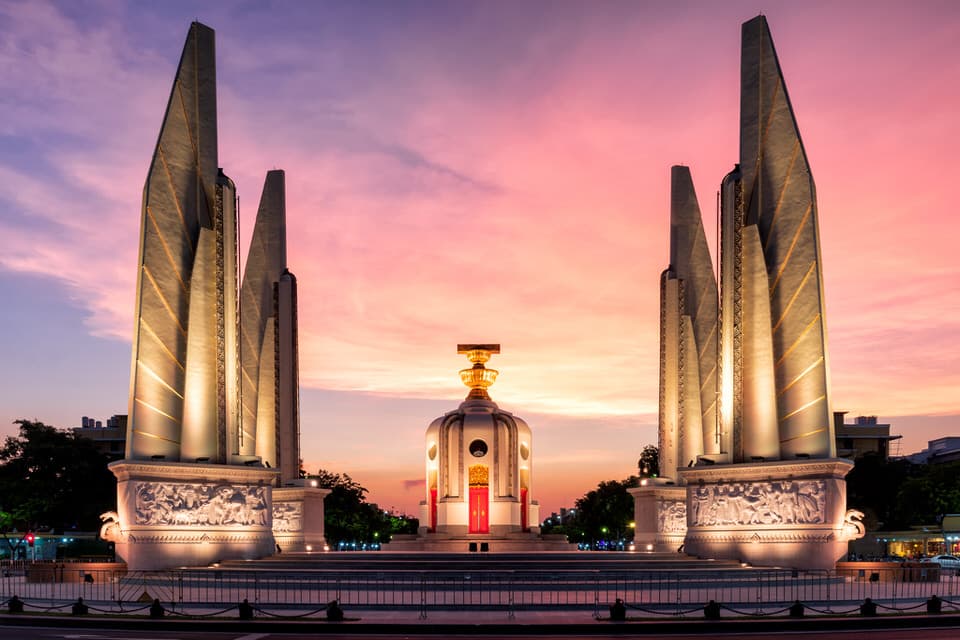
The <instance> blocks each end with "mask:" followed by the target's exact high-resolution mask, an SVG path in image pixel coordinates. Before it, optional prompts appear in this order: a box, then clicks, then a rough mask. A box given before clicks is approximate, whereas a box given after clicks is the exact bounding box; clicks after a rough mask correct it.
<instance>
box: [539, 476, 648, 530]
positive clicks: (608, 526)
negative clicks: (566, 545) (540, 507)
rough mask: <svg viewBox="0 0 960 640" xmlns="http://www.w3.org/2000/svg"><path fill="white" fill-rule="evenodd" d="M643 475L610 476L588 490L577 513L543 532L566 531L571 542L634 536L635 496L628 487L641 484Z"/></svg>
mask: <svg viewBox="0 0 960 640" xmlns="http://www.w3.org/2000/svg"><path fill="white" fill-rule="evenodd" d="M639 484H640V479H639V478H638V477H636V476H630V477H629V478H627V479H625V480H606V481H604V482H601V483H600V484H599V485H597V488H596V489H593V490H591V491H588V492H587V493H586V494H584V495H583V496H582V497H581V498H578V499H577V501H576V504H575V510H574V515H573V516H572V517H571V518H570V519H569V520H567V522H565V523H564V524H562V525H549V524H547V525H545V526H544V528H543V533H554V534H557V533H563V534H566V536H567V539H568V540H569V541H570V542H577V543H590V544H591V545H595V544H596V542H597V541H599V540H619V539H629V538H632V537H633V530H632V529H631V528H630V523H631V522H632V521H633V496H631V495H630V494H629V493H628V492H627V489H629V488H631V487H636V486H639Z"/></svg>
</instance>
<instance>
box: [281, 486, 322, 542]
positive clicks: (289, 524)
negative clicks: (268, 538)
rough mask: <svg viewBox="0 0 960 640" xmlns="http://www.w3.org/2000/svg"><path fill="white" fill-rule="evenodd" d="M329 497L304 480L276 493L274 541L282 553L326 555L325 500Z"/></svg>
mask: <svg viewBox="0 0 960 640" xmlns="http://www.w3.org/2000/svg"><path fill="white" fill-rule="evenodd" d="M306 482H309V481H306ZM329 493H330V490H329V489H320V488H317V487H311V486H308V485H307V484H305V481H303V480H301V481H299V482H298V483H297V486H292V487H291V486H287V487H282V488H279V489H274V490H273V538H274V540H276V544H277V546H278V547H280V552H284V551H323V548H324V545H326V539H325V538H324V533H323V499H324V498H325V497H327V494H329Z"/></svg>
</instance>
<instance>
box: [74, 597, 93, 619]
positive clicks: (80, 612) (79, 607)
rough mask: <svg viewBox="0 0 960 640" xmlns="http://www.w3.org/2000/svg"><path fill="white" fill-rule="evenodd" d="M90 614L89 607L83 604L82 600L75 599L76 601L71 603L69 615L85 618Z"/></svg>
mask: <svg viewBox="0 0 960 640" xmlns="http://www.w3.org/2000/svg"><path fill="white" fill-rule="evenodd" d="M89 612H90V607H88V606H87V605H85V604H83V598H77V601H76V602H74V603H73V606H72V607H71V608H70V613H71V614H73V615H75V616H85V615H87V614H88V613H89Z"/></svg>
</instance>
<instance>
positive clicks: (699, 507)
mask: <svg viewBox="0 0 960 640" xmlns="http://www.w3.org/2000/svg"><path fill="white" fill-rule="evenodd" d="M709 501H710V490H709V489H707V487H697V490H696V491H694V492H693V501H692V503H693V504H692V505H691V506H692V507H693V508H692V509H691V511H692V512H693V513H692V514H691V517H690V522H691V524H693V525H694V526H698V527H699V526H704V525H706V518H705V511H706V507H707V502H709Z"/></svg>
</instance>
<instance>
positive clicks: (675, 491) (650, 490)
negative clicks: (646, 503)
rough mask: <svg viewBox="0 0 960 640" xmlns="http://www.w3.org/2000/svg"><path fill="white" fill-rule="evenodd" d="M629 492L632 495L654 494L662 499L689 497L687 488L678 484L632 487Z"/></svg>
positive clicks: (684, 498)
mask: <svg viewBox="0 0 960 640" xmlns="http://www.w3.org/2000/svg"><path fill="white" fill-rule="evenodd" d="M627 492H628V493H630V495H632V496H653V497H654V498H658V499H660V500H686V498H687V488H686V487H683V486H677V485H662V484H661V485H648V486H644V487H631V488H629V489H627Z"/></svg>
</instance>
